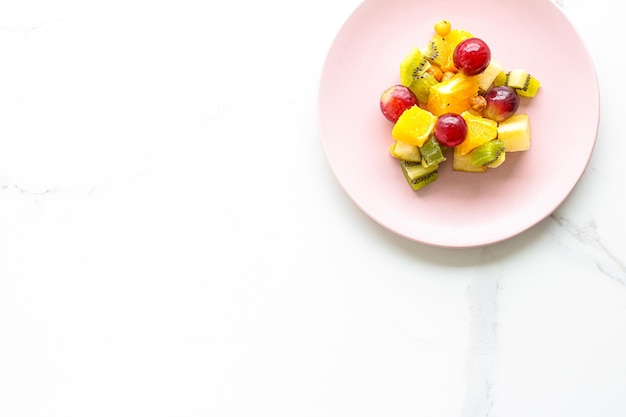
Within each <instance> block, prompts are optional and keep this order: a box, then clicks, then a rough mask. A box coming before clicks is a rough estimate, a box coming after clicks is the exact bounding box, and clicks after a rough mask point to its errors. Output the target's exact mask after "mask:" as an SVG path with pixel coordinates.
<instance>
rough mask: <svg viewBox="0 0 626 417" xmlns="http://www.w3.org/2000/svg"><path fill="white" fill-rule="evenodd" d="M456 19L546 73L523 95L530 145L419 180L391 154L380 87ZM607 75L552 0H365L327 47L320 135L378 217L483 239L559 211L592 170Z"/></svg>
mask: <svg viewBox="0 0 626 417" xmlns="http://www.w3.org/2000/svg"><path fill="white" fill-rule="evenodd" d="M441 19H446V20H449V21H450V22H451V23H452V26H453V28H459V29H465V30H467V31H468V32H470V33H472V34H473V35H474V36H476V37H480V38H482V39H483V40H485V41H486V42H487V43H488V44H489V46H490V48H491V52H492V57H493V58H494V59H496V60H497V61H498V62H500V63H501V64H502V65H503V66H504V67H505V68H506V69H514V68H523V69H525V70H527V71H528V72H530V73H531V74H533V75H534V76H536V78H538V79H539V80H540V81H541V88H540V90H539V93H538V94H537V95H536V96H535V97H534V98H532V99H522V101H521V104H520V108H519V110H518V112H524V113H527V114H528V115H529V117H530V123H531V132H532V145H531V149H530V150H529V151H526V152H516V153H510V154H507V158H506V161H505V163H504V164H503V165H501V166H500V167H498V168H495V169H490V170H489V171H487V172H486V173H467V172H456V171H453V170H452V161H451V158H448V160H447V161H445V162H443V163H442V164H441V165H440V169H439V178H438V179H437V181H435V182H434V183H431V184H430V185H428V186H426V187H425V188H422V189H421V190H419V191H413V190H412V189H411V188H410V187H409V185H408V184H407V183H406V181H405V179H404V177H403V174H402V171H401V170H400V167H399V164H398V161H397V160H396V159H394V158H392V157H391V156H390V155H389V150H388V149H389V146H390V145H391V144H392V143H393V139H392V138H391V129H392V127H393V126H392V124H391V122H389V121H387V120H386V119H385V118H384V117H383V116H382V113H381V112H380V107H379V98H380V94H381V92H382V91H383V90H384V89H386V88H387V87H389V86H391V85H393V84H398V83H399V75H398V68H399V63H400V61H401V60H402V58H403V57H404V56H405V55H406V54H407V52H408V51H409V50H410V49H411V48H412V47H413V46H419V47H423V46H424V45H426V43H427V42H428V39H429V38H430V37H431V36H432V35H433V33H434V29H433V26H434V23H435V22H437V21H438V20H441ZM599 107H600V104H599V92H598V81H597V76H596V72H595V68H594V65H593V62H592V60H591V58H590V56H589V53H588V50H587V48H586V46H585V45H584V44H583V42H582V41H581V39H580V37H579V36H578V34H577V32H576V30H575V29H574V27H573V26H572V24H571V23H570V22H569V20H568V19H567V18H566V16H565V15H564V14H563V13H562V11H561V10H560V9H559V8H558V6H556V5H555V4H553V3H552V2H551V1H549V0H526V1H524V2H503V1H502V0H474V1H467V0H450V1H446V2H431V1H426V0H365V1H364V2H363V3H362V4H361V5H360V6H359V7H358V8H357V9H356V10H355V11H354V12H353V14H352V15H351V16H350V17H349V19H348V20H347V22H346V23H345V24H344V25H343V27H342V28H341V30H340V31H339V33H338V35H337V37H336V38H335V40H334V42H333V44H332V46H331V48H330V51H329V53H328V56H327V58H326V61H325V64H324V68H323V72H322V77H321V83H320V91H319V122H320V134H321V140H322V145H323V148H324V151H325V153H326V156H327V158H328V161H329V163H330V167H331V169H332V170H333V172H334V174H335V176H336V177H337V179H338V181H339V183H340V184H341V186H342V187H343V189H344V190H345V191H346V193H347V194H348V195H349V197H350V198H351V199H352V201H354V203H355V204H356V205H357V206H358V207H359V208H360V209H361V210H363V211H364V212H365V213H366V214H367V215H368V216H369V217H370V218H372V219H373V220H374V221H376V222H377V223H379V224H380V225H382V226H383V227H385V228H387V229H389V230H390V231H392V232H394V233H397V234H398V235H400V236H403V237H405V238H407V239H410V240H414V241H417V242H421V243H425V244H430V245H434V246H445V247H473V246H484V245H488V244H492V243H495V242H499V241H502V240H504V239H507V238H510V237H512V236H514V235H517V234H519V233H521V232H523V231H525V230H527V229H528V228H530V227H532V226H533V225H535V224H537V223H538V222H540V221H541V220H543V219H544V218H546V217H547V216H549V215H550V214H551V213H552V212H553V211H554V210H555V209H556V208H557V207H558V206H559V205H560V204H561V203H562V202H563V201H564V200H565V198H566V197H567V196H568V195H569V193H570V192H571V191H572V189H573V188H574V187H575V185H576V184H577V182H578V181H579V180H580V178H581V176H582V175H583V173H584V171H585V169H586V167H587V164H588V162H589V158H590V157H591V153H592V151H593V148H594V146H595V143H596V138H597V132H598V124H599V117H600V116H599V112H600V111H599V110H600V109H599Z"/></svg>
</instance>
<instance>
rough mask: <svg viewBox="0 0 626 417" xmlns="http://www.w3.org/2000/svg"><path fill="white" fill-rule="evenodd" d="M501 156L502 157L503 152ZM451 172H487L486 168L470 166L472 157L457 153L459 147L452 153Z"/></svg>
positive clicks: (467, 154)
mask: <svg viewBox="0 0 626 417" xmlns="http://www.w3.org/2000/svg"><path fill="white" fill-rule="evenodd" d="M502 154H503V155H504V152H503V153H502ZM452 170H453V171H464V172H485V171H487V167H485V166H476V165H474V164H472V156H471V155H470V154H469V153H466V154H461V153H460V152H459V147H458V146H457V147H455V148H454V152H453V153H452Z"/></svg>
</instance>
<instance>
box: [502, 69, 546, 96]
mask: <svg viewBox="0 0 626 417" xmlns="http://www.w3.org/2000/svg"><path fill="white" fill-rule="evenodd" d="M506 85H508V86H509V87H512V88H514V89H515V91H517V94H519V95H520V96H523V97H534V96H535V95H536V94H537V91H539V87H540V86H541V83H540V82H539V80H537V79H536V78H535V77H533V76H532V75H531V74H529V73H528V72H526V71H524V70H523V69H515V70H512V71H509V72H508V73H507V74H506Z"/></svg>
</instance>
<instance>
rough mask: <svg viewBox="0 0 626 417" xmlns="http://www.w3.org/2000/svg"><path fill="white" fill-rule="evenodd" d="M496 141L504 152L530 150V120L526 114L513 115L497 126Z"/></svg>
mask: <svg viewBox="0 0 626 417" xmlns="http://www.w3.org/2000/svg"><path fill="white" fill-rule="evenodd" d="M498 139H500V140H501V141H502V142H503V143H504V150H505V151H506V152H519V151H527V150H529V149H530V119H529V118H528V115H527V114H524V113H518V114H515V115H513V116H511V117H509V118H508V119H506V120H505V121H503V122H500V124H499V125H498Z"/></svg>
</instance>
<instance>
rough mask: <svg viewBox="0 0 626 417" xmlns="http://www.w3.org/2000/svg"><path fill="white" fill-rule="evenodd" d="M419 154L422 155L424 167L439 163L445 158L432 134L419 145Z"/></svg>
mask: <svg viewBox="0 0 626 417" xmlns="http://www.w3.org/2000/svg"><path fill="white" fill-rule="evenodd" d="M420 154H421V155H422V165H423V166H424V167H425V168H427V167H429V166H432V165H437V164H440V163H441V162H443V161H445V160H446V157H445V156H444V155H443V151H442V150H441V145H439V142H437V139H436V138H435V136H434V135H430V136H429V137H428V139H426V142H424V144H423V145H422V146H420Z"/></svg>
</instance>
